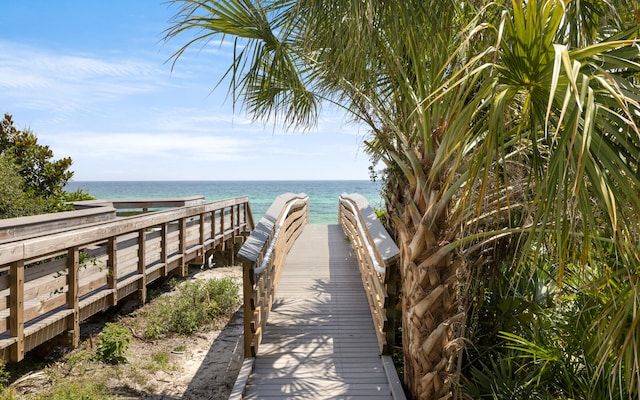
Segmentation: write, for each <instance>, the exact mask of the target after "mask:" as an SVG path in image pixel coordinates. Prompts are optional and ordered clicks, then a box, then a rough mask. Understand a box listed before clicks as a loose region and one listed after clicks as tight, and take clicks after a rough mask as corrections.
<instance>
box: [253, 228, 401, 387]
mask: <svg viewBox="0 0 640 400" xmlns="http://www.w3.org/2000/svg"><path fill="white" fill-rule="evenodd" d="M244 398H245V399H299V398H305V399H331V398H335V399H391V398H392V396H391V388H390V385H389V382H388V380H387V376H386V374H385V371H384V367H383V364H382V360H381V357H380V354H379V347H378V341H377V338H376V335H375V331H374V324H373V321H372V318H371V313H370V310H369V305H368V303H367V299H366V295H365V292H364V288H363V285H362V280H361V277H360V271H359V269H358V264H357V260H356V258H355V256H354V255H353V253H352V251H351V248H350V245H349V243H348V242H347V240H346V238H345V236H344V234H343V232H342V229H341V227H340V226H339V225H307V226H306V227H305V230H304V231H303V232H302V234H301V236H300V237H299V238H298V240H297V241H296V242H295V244H294V246H293V247H292V249H291V251H290V253H289V255H288V256H287V259H286V261H285V265H284V268H283V272H282V275H281V277H280V282H279V284H278V289H277V293H276V299H275V301H274V305H273V309H272V311H271V314H270V315H269V320H268V323H267V327H266V329H265V331H264V336H263V342H262V345H261V346H260V349H259V352H258V355H257V357H256V358H255V360H254V369H253V372H252V374H251V375H250V376H249V379H248V382H247V386H246V388H245V393H244Z"/></svg>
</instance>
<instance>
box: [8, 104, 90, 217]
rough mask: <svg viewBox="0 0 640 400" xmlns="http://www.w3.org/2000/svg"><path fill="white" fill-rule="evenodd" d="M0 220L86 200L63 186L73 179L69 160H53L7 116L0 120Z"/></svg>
mask: <svg viewBox="0 0 640 400" xmlns="http://www.w3.org/2000/svg"><path fill="white" fill-rule="evenodd" d="M0 163H1V166H2V168H1V169H0V171H1V172H0V180H1V183H2V184H3V187H6V188H7V190H6V191H3V193H2V194H0V218H12V217H18V216H26V215H35V214H41V213H47V212H56V211H67V210H70V209H72V208H71V207H70V206H69V205H67V204H66V202H68V201H76V200H87V199H89V198H91V197H90V195H89V194H87V193H84V192H83V191H82V190H78V191H76V192H73V193H67V192H65V191H64V187H65V185H66V184H67V182H69V180H70V179H71V178H72V177H73V172H72V171H71V170H69V168H70V167H71V164H72V161H71V158H70V157H64V158H59V159H54V154H53V151H52V150H51V148H50V147H49V146H47V145H42V144H39V143H38V139H37V137H36V135H35V133H33V132H32V131H31V130H29V129H18V128H17V127H16V126H15V125H14V122H13V118H12V116H11V115H9V114H5V115H4V118H3V119H2V120H1V121H0Z"/></svg>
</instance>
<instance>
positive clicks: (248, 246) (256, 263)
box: [238, 193, 309, 357]
mask: <svg viewBox="0 0 640 400" xmlns="http://www.w3.org/2000/svg"><path fill="white" fill-rule="evenodd" d="M308 222H309V198H308V197H307V195H305V194H304V193H301V194H298V195H295V194H292V193H286V194H282V195H280V196H278V197H277V198H276V199H275V200H274V202H273V204H271V207H269V209H268V210H267V212H266V214H265V215H264V216H263V217H262V219H261V220H260V222H259V223H258V225H256V228H255V229H254V230H253V232H251V235H250V236H249V238H247V240H246V241H245V243H244V245H242V247H241V248H240V251H239V252H238V258H239V259H240V260H241V261H242V264H243V280H244V284H243V287H244V356H245V357H255V356H256V354H257V352H258V348H259V346H260V342H261V340H262V333H263V331H264V327H265V325H266V323H267V319H268V317H269V311H270V310H271V306H272V304H273V299H274V296H275V292H276V287H277V284H278V279H279V277H280V271H281V269H282V264H283V263H284V259H285V256H286V255H287V253H288V252H289V249H290V248H291V246H292V245H293V242H294V241H295V240H296V239H297V237H298V236H299V235H300V233H301V232H302V229H303V228H304V225H305V224H306V223H308Z"/></svg>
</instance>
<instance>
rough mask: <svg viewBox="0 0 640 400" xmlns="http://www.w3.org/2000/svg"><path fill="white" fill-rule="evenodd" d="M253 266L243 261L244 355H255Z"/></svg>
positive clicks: (246, 356)
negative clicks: (252, 350)
mask: <svg viewBox="0 0 640 400" xmlns="http://www.w3.org/2000/svg"><path fill="white" fill-rule="evenodd" d="M252 267H253V264H251V263H249V262H246V261H243V262H242V299H243V303H244V304H243V309H242V311H243V322H244V357H245V358H248V357H254V355H253V354H251V343H252V342H253V331H252V329H251V321H253V313H254V308H253V307H252V304H253V283H252V281H253V280H252V277H251V274H252Z"/></svg>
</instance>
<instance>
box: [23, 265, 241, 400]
mask: <svg viewBox="0 0 640 400" xmlns="http://www.w3.org/2000/svg"><path fill="white" fill-rule="evenodd" d="M192 271H193V273H192V274H191V276H192V277H194V278H196V279H209V278H222V277H230V278H232V279H234V280H236V281H237V282H238V285H239V288H240V296H241V295H242V293H241V292H242V270H241V269H240V267H220V268H210V269H202V270H200V269H192ZM125 307H126V306H125ZM242 325H243V321H242V307H239V309H238V311H237V312H236V313H235V314H234V315H233V316H232V317H231V318H230V319H229V320H228V321H222V322H221V324H220V326H219V327H217V328H211V329H209V330H206V331H203V332H199V333H197V334H195V335H193V336H190V337H175V338H169V339H162V340H157V341H153V342H152V341H148V340H143V339H142V338H140V337H138V335H135V331H134V332H133V333H134V335H135V336H136V337H134V339H133V341H132V342H131V344H130V346H129V350H130V352H129V356H128V357H127V359H128V364H125V365H122V366H117V367H115V368H114V367H111V366H110V367H104V368H103V366H102V364H98V366H95V365H92V367H90V369H87V370H83V369H80V368H78V367H76V368H75V369H73V370H71V368H70V367H68V366H65V365H64V364H63V363H62V362H59V361H55V360H54V361H53V363H52V364H53V365H57V366H58V369H59V370H60V369H64V368H67V369H68V370H69V371H68V373H67V374H68V375H69V376H73V375H84V376H86V375H87V374H89V375H91V376H95V377H96V379H101V380H104V381H105V383H106V384H107V386H108V387H109V388H110V392H111V393H112V394H114V396H117V398H121V399H154V400H159V399H167V400H172V399H175V400H177V399H198V400H200V399H204V400H207V399H208V400H223V399H225V400H226V399H228V398H229V394H230V393H231V390H232V389H233V385H234V384H235V380H236V377H237V375H238V372H239V371H240V367H241V366H242V361H243V326H242ZM102 327H104V323H103V322H101V321H99V320H97V321H96V320H94V321H90V322H88V323H85V324H83V326H82V329H83V331H84V333H83V336H85V337H92V336H93V337H94V338H95V335H96V334H97V333H98V332H99V331H100V330H101V329H102ZM130 329H131V328H130ZM92 346H93V343H92V340H85V341H84V342H83V344H82V346H81V348H79V349H77V350H76V351H81V350H82V348H83V347H84V348H87V347H92ZM158 352H164V353H166V354H168V355H169V364H170V366H171V368H169V369H167V370H159V371H157V372H147V371H145V370H144V368H141V367H136V368H131V366H140V365H143V364H144V363H145V362H147V363H148V362H149V360H151V358H152V356H153V354H156V353H158ZM72 354H73V352H71V353H69V354H67V359H68V357H69V356H70V355H72ZM107 368H111V369H107ZM98 369H100V370H98ZM49 375H50V374H49V373H48V372H47V371H46V370H39V371H31V372H28V373H26V374H24V375H23V376H22V377H20V378H19V379H18V380H17V381H16V382H14V383H13V384H12V385H11V386H12V387H13V388H14V390H16V393H17V394H18V398H21V397H22V396H23V395H27V394H35V393H38V392H41V391H42V390H44V389H45V388H47V387H48V386H50V384H51V379H50V378H49Z"/></svg>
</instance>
